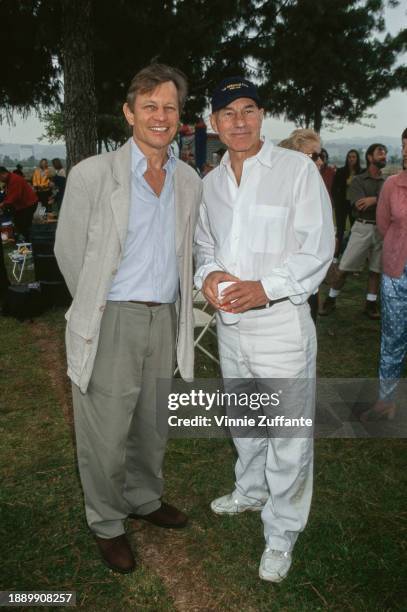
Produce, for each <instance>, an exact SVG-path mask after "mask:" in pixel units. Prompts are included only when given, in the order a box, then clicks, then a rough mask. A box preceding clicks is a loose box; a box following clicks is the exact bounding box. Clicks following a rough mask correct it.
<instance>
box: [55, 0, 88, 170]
mask: <svg viewBox="0 0 407 612" xmlns="http://www.w3.org/2000/svg"><path fill="white" fill-rule="evenodd" d="M91 8H92V0H62V11H63V13H62V18H63V20H62V24H63V41H62V43H63V44H62V46H63V55H62V63H63V69H64V90H65V99H64V125H65V141H66V153H67V160H66V164H67V168H68V169H69V168H70V167H71V166H72V165H74V164H76V163H78V162H79V161H81V159H84V158H85V157H89V156H90V155H95V153H96V143H97V132H96V115H97V103H96V94H95V74H94V66H93V53H92V18H91Z"/></svg>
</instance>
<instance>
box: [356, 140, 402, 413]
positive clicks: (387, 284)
mask: <svg viewBox="0 0 407 612" xmlns="http://www.w3.org/2000/svg"><path fill="white" fill-rule="evenodd" d="M401 140H402V146H403V162H404V164H403V165H404V167H405V164H406V162H407V128H406V129H405V130H404V131H403V133H402V135H401ZM376 221H377V229H378V231H379V232H380V234H381V235H382V236H383V257H382V262H383V274H382V283H381V306H382V330H381V342H380V363H379V381H380V394H379V400H378V401H377V402H376V404H375V405H374V406H373V408H371V409H370V410H368V411H366V412H364V413H362V415H361V420H362V421H364V420H370V419H381V418H384V419H392V418H394V415H395V413H396V404H395V392H396V388H397V384H398V381H399V379H400V376H401V375H402V373H403V368H404V363H405V359H406V354H407V170H403V171H402V172H400V173H399V174H396V175H394V176H390V177H389V178H388V179H387V180H386V182H385V184H384V185H383V189H382V191H381V193H380V197H379V203H378V205H377V213H376Z"/></svg>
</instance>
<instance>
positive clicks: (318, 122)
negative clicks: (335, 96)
mask: <svg viewBox="0 0 407 612" xmlns="http://www.w3.org/2000/svg"><path fill="white" fill-rule="evenodd" d="M321 127H322V109H321V107H318V108H316V109H315V111H314V132H316V133H317V134H319V133H320V131H321Z"/></svg>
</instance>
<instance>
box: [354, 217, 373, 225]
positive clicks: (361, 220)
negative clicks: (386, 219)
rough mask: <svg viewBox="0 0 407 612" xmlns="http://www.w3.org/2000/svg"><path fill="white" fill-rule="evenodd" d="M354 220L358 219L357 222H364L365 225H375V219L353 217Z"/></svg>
mask: <svg viewBox="0 0 407 612" xmlns="http://www.w3.org/2000/svg"><path fill="white" fill-rule="evenodd" d="M355 220H356V221H359V223H366V224H367V225H376V221H373V219H360V218H358V219H355Z"/></svg>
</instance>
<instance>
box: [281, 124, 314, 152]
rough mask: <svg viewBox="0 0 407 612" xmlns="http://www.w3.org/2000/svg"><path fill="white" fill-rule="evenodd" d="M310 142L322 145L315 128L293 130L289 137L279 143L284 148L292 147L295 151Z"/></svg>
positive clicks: (300, 149)
mask: <svg viewBox="0 0 407 612" xmlns="http://www.w3.org/2000/svg"><path fill="white" fill-rule="evenodd" d="M309 142H316V143H318V144H319V145H321V138H320V137H319V134H317V133H316V132H314V130H309V129H305V128H299V129H297V130H294V131H293V132H291V134H290V135H289V137H288V138H285V139H284V140H282V141H281V142H279V143H278V146H279V147H283V149H292V150H293V151H302V149H303V147H304V145H306V144H308V143H309Z"/></svg>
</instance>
